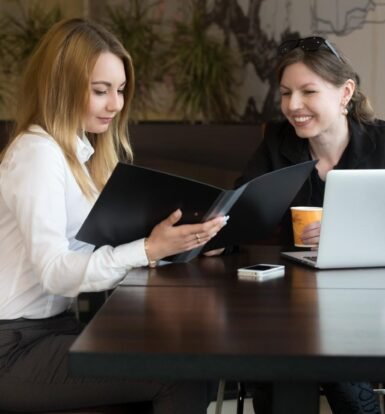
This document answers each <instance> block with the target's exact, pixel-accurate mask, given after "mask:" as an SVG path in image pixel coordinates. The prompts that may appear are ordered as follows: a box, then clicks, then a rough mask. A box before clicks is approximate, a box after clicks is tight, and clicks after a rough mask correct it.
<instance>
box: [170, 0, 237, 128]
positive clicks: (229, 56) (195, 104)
mask: <svg viewBox="0 0 385 414" xmlns="http://www.w3.org/2000/svg"><path fill="white" fill-rule="evenodd" d="M205 17H206V10H205V8H202V4H201V3H200V2H197V1H196V0H195V1H194V0H190V1H189V3H188V7H187V8H186V12H185V16H184V19H183V20H181V21H175V22H174V30H173V32H172V38H171V41H170V43H169V45H168V47H167V49H166V50H165V52H164V55H163V59H164V62H165V63H164V70H165V72H166V73H167V72H168V73H170V74H171V79H172V82H173V86H174V94H175V98H174V107H173V109H175V110H176V111H179V112H180V113H181V114H182V118H183V119H184V120H188V121H190V122H196V121H203V122H205V123H209V122H229V121H234V120H236V119H237V114H236V111H235V109H234V101H235V98H236V92H235V91H236V87H237V85H238V82H237V77H236V74H237V70H238V69H239V66H238V63H237V59H236V57H235V52H234V50H232V49H231V47H229V45H228V44H226V43H225V42H224V41H221V40H220V39H219V38H218V36H214V35H213V34H212V33H211V32H210V27H209V25H208V24H207V21H206V18H205Z"/></svg>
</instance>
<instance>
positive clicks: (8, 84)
mask: <svg viewBox="0 0 385 414" xmlns="http://www.w3.org/2000/svg"><path fill="white" fill-rule="evenodd" d="M17 4H18V7H17V12H16V13H15V14H11V13H6V14H5V15H4V16H3V18H2V21H1V29H0V71H1V83H0V96H2V98H3V102H1V101H0V103H2V104H3V105H4V104H5V101H4V98H6V103H7V110H8V112H9V114H12V111H13V106H14V104H15V102H14V101H13V100H12V96H16V89H17V84H18V80H19V76H20V73H21V71H22V69H23V67H24V65H25V62H26V60H27V59H28V57H29V56H30V54H31V52H32V51H33V49H34V48H35V46H36V45H37V43H38V42H39V40H40V38H41V37H42V35H43V34H44V33H45V32H46V31H47V30H48V29H49V28H50V27H51V26H52V25H53V24H54V23H55V22H57V21H59V20H60V19H61V17H62V14H61V11H60V9H59V8H58V7H54V8H51V9H49V10H46V8H43V7H42V6H41V5H39V3H37V2H21V1H19V2H18V3H17Z"/></svg>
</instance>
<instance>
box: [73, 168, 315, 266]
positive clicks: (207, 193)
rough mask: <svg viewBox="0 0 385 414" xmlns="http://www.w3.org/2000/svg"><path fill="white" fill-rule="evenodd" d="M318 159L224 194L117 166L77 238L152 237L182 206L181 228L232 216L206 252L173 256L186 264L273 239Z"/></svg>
mask: <svg viewBox="0 0 385 414" xmlns="http://www.w3.org/2000/svg"><path fill="white" fill-rule="evenodd" d="M314 165H315V161H307V162H304V163H301V164H297V165H294V166H290V167H286V168H282V169H279V170H275V171H273V172H270V173H267V174H264V175H261V176H259V177H257V178H254V179H253V180H251V181H249V182H247V183H246V184H243V185H242V186H240V187H239V188H237V189H232V190H224V189H221V188H218V187H215V186H212V185H209V184H205V183H202V182H199V181H195V180H192V179H189V178H185V177H180V176H177V175H172V174H168V173H165V172H161V171H156V170H152V169H149V168H144V167H139V166H136V165H130V164H123V163H118V165H117V166H116V168H115V169H114V171H113V173H112V175H111V177H110V179H109V180H108V182H107V184H106V186H105V187H104V189H103V191H102V192H101V194H100V196H99V197H98V199H97V200H96V203H95V205H94V207H93V208H92V210H91V212H90V213H89V215H88V217H87V218H86V220H85V222H84V223H83V225H82V227H81V229H80V230H79V232H78V234H77V235H76V238H77V239H78V240H82V241H85V242H87V243H90V244H93V245H95V246H96V247H100V246H103V245H111V246H118V245H120V244H123V243H128V242H131V241H133V240H137V239H140V238H143V237H146V236H148V235H149V234H150V233H151V230H152V229H153V228H154V226H155V225H156V224H158V223H159V222H160V221H162V220H164V219H165V218H166V217H168V216H169V215H170V214H171V213H172V212H173V211H175V210H176V209H178V208H180V209H181V210H182V213H183V216H182V219H181V220H180V222H178V224H186V223H198V222H202V221H206V220H209V219H210V218H213V217H216V216H219V215H227V214H230V219H229V221H228V223H227V225H226V226H225V227H224V228H223V229H221V230H220V231H219V232H218V234H217V235H216V236H215V237H214V238H213V239H211V240H210V241H209V243H207V244H206V245H205V246H204V247H203V248H202V247H197V248H195V249H192V250H190V251H188V252H184V253H181V254H178V255H175V256H173V257H171V258H169V259H170V260H171V261H173V262H187V261H189V260H191V259H193V258H194V257H196V256H197V255H198V254H199V253H200V252H201V251H202V249H204V250H205V251H207V250H210V249H214V248H218V247H225V246H228V245H233V244H239V243H251V242H255V241H257V240H261V239H264V238H266V237H268V235H269V233H270V232H271V231H272V230H273V229H274V228H275V227H276V226H277V225H278V223H279V221H280V220H281V218H282V216H283V214H284V213H285V211H286V210H287V208H288V207H289V205H290V202H291V201H292V200H293V198H294V197H295V195H296V194H297V192H298V191H299V189H300V188H301V186H302V185H303V183H304V181H305V180H306V178H307V177H308V176H309V174H310V172H311V171H312V169H313V168H314Z"/></svg>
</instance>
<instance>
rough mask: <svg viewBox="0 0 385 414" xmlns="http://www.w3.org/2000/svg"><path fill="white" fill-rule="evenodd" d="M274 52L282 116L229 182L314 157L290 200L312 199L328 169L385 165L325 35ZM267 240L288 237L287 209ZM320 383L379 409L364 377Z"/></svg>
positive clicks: (350, 73) (383, 144)
mask: <svg viewBox="0 0 385 414" xmlns="http://www.w3.org/2000/svg"><path fill="white" fill-rule="evenodd" d="M279 53H280V58H279V62H278V66H277V75H278V80H279V89H280V95H281V99H280V100H281V110H282V113H283V115H284V117H285V120H284V121H282V122H277V123H269V124H267V126H266V129H265V137H264V140H263V142H262V143H261V145H260V147H259V148H258V149H257V151H256V152H255V154H254V155H253V157H252V158H251V160H250V161H249V163H248V166H247V168H246V169H245V171H244V173H243V175H242V177H240V178H239V179H238V181H237V185H238V186H239V185H241V184H243V183H244V182H247V181H248V180H250V179H252V178H254V177H256V176H259V175H261V174H264V173H267V172H269V171H272V170H275V169H278V168H283V167H287V166H290V165H293V164H297V163H300V162H302V161H307V160H311V159H313V160H318V162H317V164H316V168H315V169H314V171H313V173H312V174H311V177H310V178H309V179H308V180H307V182H305V184H304V185H303V187H302V188H301V190H300V191H299V192H298V194H297V196H296V197H295V199H294V200H293V202H292V205H303V206H319V207H320V206H322V204H323V196H324V190H325V177H326V174H327V173H328V171H330V170H332V169H372V168H385V122H384V121H382V120H377V119H375V118H374V113H373V110H372V108H371V106H370V104H369V102H368V100H367V98H366V97H365V95H364V94H363V93H362V92H361V91H360V87H359V82H358V77H357V75H356V73H355V71H354V70H353V69H352V67H351V65H350V64H349V63H348V61H347V59H346V58H345V57H342V55H341V53H340V52H339V51H337V50H336V48H335V47H334V46H333V45H331V43H329V42H328V41H327V40H326V39H323V38H320V37H310V38H305V39H295V40H289V41H287V42H284V43H283V44H282V45H281V46H280V47H279ZM319 235H320V223H319V222H315V223H312V224H310V225H309V226H308V227H307V228H305V230H304V232H303V234H302V240H303V243H304V244H309V245H312V244H313V245H314V244H318V242H319ZM274 240H275V241H276V242H277V241H278V242H279V244H282V245H289V244H290V245H292V244H293V236H292V228H291V217H290V210H288V211H287V212H286V213H285V216H284V217H283V219H282V222H281V225H280V226H279V229H277V233H276V235H275V237H274ZM322 387H323V389H324V392H325V394H326V396H327V398H328V400H329V403H330V406H331V408H332V410H333V412H334V413H337V414H354V413H357V414H358V413H366V414H368V413H380V409H379V405H378V401H377V398H376V396H375V395H374V393H373V391H372V387H371V385H370V384H368V383H338V384H322ZM256 392H257V396H256V398H255V400H254V404H255V409H256V412H257V413H260V412H261V413H268V412H271V388H270V387H269V386H268V385H265V386H263V385H261V386H260V387H257V390H256ZM258 395H259V396H258Z"/></svg>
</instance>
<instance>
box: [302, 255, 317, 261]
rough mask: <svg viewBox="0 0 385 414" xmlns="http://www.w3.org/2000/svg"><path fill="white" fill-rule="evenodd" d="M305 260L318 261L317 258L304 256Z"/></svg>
mask: <svg viewBox="0 0 385 414" xmlns="http://www.w3.org/2000/svg"><path fill="white" fill-rule="evenodd" d="M303 258H304V259H307V260H311V261H312V262H316V261H317V256H304V257H303Z"/></svg>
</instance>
